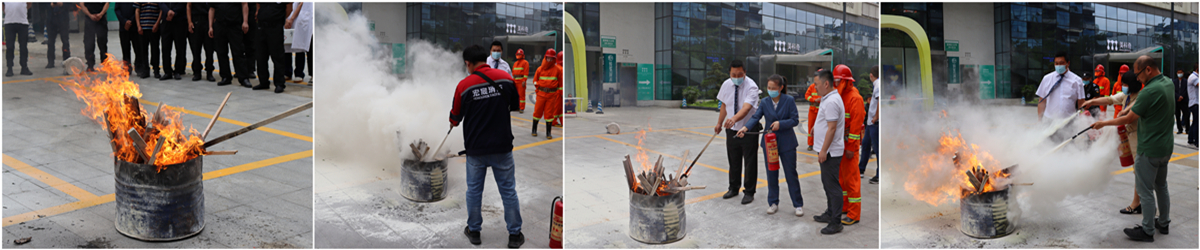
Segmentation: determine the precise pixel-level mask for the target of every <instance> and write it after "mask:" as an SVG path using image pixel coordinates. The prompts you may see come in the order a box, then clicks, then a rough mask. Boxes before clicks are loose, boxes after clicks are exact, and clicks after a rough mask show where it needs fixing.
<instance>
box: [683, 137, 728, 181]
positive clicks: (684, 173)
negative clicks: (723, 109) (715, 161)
mask: <svg viewBox="0 0 1200 250" xmlns="http://www.w3.org/2000/svg"><path fill="white" fill-rule="evenodd" d="M718 134H721V133H715V134H713V135H712V137H710V138H708V143H705V144H704V148H701V149H700V153H699V154H696V159H695V160H692V165H689V166H688V168H687V171H683V176H688V175H689V174H691V173H692V167H695V166H696V162H699V161H700V156H701V155H704V151H705V150H708V145H709V144H712V141H713V139H716V138H717V135H718Z"/></svg>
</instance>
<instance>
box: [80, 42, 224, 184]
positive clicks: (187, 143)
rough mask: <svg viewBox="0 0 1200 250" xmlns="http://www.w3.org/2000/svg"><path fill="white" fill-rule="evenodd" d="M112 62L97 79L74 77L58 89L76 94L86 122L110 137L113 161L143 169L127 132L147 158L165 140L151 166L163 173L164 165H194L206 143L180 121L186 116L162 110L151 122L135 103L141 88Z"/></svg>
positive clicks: (90, 75)
mask: <svg viewBox="0 0 1200 250" xmlns="http://www.w3.org/2000/svg"><path fill="white" fill-rule="evenodd" d="M112 58H113V56H112V55H111V54H109V55H108V60H105V61H104V62H102V63H101V65H99V66H100V67H97V68H96V70H97V71H98V72H97V73H78V74H75V75H72V77H71V79H68V81H67V82H65V84H60V87H62V89H63V90H69V91H72V92H74V93H75V97H76V99H79V100H80V101H83V102H84V104H86V105H85V106H84V108H83V110H82V111H81V113H82V114H83V115H84V116H87V117H88V118H89V119H92V120H93V121H96V122H97V123H99V124H100V127H101V128H103V129H104V130H106V131H108V132H109V133H110V134H109V135H110V136H111V140H112V144H113V148H114V149H113V155H114V156H115V157H117V159H120V160H123V161H127V162H133V163H143V164H145V162H146V161H147V160H148V159H141V156H140V155H139V153H138V151H137V149H136V147H134V146H133V140H132V138H130V137H129V135H128V134H127V131H129V130H130V129H133V130H135V131H137V132H138V134H139V135H141V136H142V138H143V139H144V140H146V141H145V144H146V148H145V150H144V153H145V154H146V155H152V154H154V147H155V146H156V145H158V141H159V140H164V141H163V145H162V149H161V150H160V151H159V153H158V155H156V156H151V158H154V159H155V160H154V162H153V165H155V166H157V167H158V169H157V170H158V171H162V170H163V169H164V168H165V166H166V165H171V164H179V163H183V162H186V161H189V160H192V159H194V158H196V157H198V156H200V155H202V154H204V153H205V151H204V141H203V140H201V139H200V137H199V136H198V135H197V134H199V133H198V132H197V131H196V130H195V129H194V128H191V127H190V126H189V127H187V128H186V130H185V128H184V127H183V125H182V124H181V123H179V122H177V121H180V120H181V116H182V113H180V112H179V111H177V110H175V109H174V108H171V107H165V106H164V107H162V108H161V110H160V111H158V112H159V117H152V118H153V119H152V120H151V119H149V118H148V117H150V116H151V115H150V114H149V113H147V112H146V110H145V109H144V108H142V107H141V104H140V103H137V102H136V99H133V98H140V97H141V96H142V93H141V91H140V90H139V88H138V85H137V84H136V83H134V82H132V81H130V80H129V71H128V69H127V68H126V67H125V66H124V65H123V64H122V63H121V62H120V61H117V60H112Z"/></svg>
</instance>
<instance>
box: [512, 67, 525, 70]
mask: <svg viewBox="0 0 1200 250" xmlns="http://www.w3.org/2000/svg"><path fill="white" fill-rule="evenodd" d="M522 69H525V67H516V68H513V70H522Z"/></svg>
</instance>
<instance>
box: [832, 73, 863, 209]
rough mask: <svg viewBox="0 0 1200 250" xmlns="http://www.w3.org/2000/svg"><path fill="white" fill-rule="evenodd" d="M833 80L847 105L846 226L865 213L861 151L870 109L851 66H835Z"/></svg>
mask: <svg viewBox="0 0 1200 250" xmlns="http://www.w3.org/2000/svg"><path fill="white" fill-rule="evenodd" d="M833 79H835V80H838V93H839V94H841V96H842V101H843V103H844V104H845V105H846V144H845V145H846V152H845V153H843V154H842V163H841V167H840V168H841V171H839V174H838V176H839V178H838V181H839V182H840V184H841V185H842V202H843V204H846V205H845V206H842V212H845V213H846V218H843V219H842V224H843V225H854V224H856V223H858V221H859V219H860V218H861V213H862V192H860V191H861V189H862V186H861V184H862V175H861V174H860V173H859V172H858V151H859V149H860V147H861V146H862V135H863V131H864V130H863V121H864V120H863V119H866V118H867V111H866V109H864V108H863V98H862V95H860V94H859V93H858V88H856V87H854V74H853V73H851V72H850V67H847V66H846V65H843V64H838V65H837V66H836V67H834V68H833Z"/></svg>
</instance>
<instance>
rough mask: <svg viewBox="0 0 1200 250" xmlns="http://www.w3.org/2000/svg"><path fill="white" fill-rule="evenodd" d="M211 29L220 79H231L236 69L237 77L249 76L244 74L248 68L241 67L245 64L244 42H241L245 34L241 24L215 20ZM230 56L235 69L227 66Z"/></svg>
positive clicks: (245, 77)
mask: <svg viewBox="0 0 1200 250" xmlns="http://www.w3.org/2000/svg"><path fill="white" fill-rule="evenodd" d="M212 29H213V42H214V43H215V44H216V45H217V49H216V51H217V64H218V65H220V66H221V80H225V79H233V72H234V71H237V73H238V79H248V78H250V77H249V76H248V75H246V74H247V73H246V72H248V71H249V70H248V69H245V68H243V67H245V66H244V64H246V63H245V60H246V58H245V53H246V50H245V48H246V44H245V43H243V42H242V38H243V37H244V35H245V34H244V33H242V24H240V23H221V22H217V23H214V24H213V28H212ZM230 56H232V57H233V60H232V62H233V67H235V68H236V69H235V68H230V67H229V63H230V61H231V60H230V58H229V57H230Z"/></svg>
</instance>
